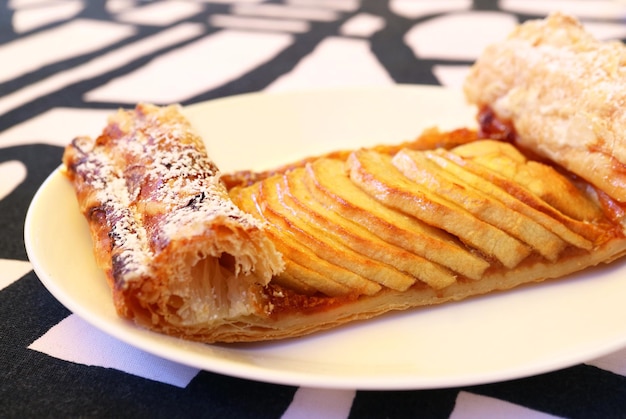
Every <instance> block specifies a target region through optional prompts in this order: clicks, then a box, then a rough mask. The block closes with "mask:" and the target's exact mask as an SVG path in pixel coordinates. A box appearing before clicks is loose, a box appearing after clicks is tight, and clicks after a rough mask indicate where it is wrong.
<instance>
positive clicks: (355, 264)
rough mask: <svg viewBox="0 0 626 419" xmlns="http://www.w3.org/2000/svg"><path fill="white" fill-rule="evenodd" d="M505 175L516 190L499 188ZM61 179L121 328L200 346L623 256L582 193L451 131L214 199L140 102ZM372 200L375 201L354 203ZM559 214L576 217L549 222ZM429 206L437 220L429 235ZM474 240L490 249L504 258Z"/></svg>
mask: <svg viewBox="0 0 626 419" xmlns="http://www.w3.org/2000/svg"><path fill="white" fill-rule="evenodd" d="M458 136H460V137H461V138H458ZM459 144H461V145H459ZM489 165H492V166H493V167H491V168H490V167H489ZM512 166H515V167H516V168H517V169H516V173H523V174H524V175H523V176H518V177H517V178H509V177H507V176H506V170H504V169H506V168H509V167H512ZM424 168H427V170H426V172H422V171H421V170H423V169H424ZM501 169H502V170H504V171H502V170H501ZM64 171H65V174H66V175H67V177H68V179H69V180H70V181H71V182H72V184H73V185H74V188H75V189H76V196H77V199H78V202H79V206H80V209H81V211H82V213H83V214H84V216H85V218H86V220H87V222H88V223H89V227H90V230H91V234H92V239H93V245H94V254H95V257H96V261H97V263H98V265H99V266H100V267H101V268H102V269H103V270H104V272H105V273H106V276H107V279H108V281H109V285H110V287H111V290H112V295H113V300H114V303H115V307H116V309H117V311H118V313H119V314H120V315H121V316H122V317H125V318H127V319H130V320H132V321H134V322H136V323H137V324H139V325H140V326H142V327H146V328H149V329H152V330H155V331H158V332H161V333H165V334H168V335H172V336H179V337H183V338H185V339H191V340H197V341H202V342H245V341H262V340H271V339H284V338H293V337H298V336H302V335H306V334H310V333H314V332H318V331H321V330H326V329H329V328H333V327H337V326H339V325H342V324H345V323H349V322H353V321H356V320H362V319H368V318H371V317H375V316H379V315H381V314H383V313H386V312H389V311H395V310H406V309H409V308H415V307H420V306H427V305H433V304H440V303H444V302H447V301H455V300H461V299H464V298H468V297H471V296H475V295H480V294H484V293H489V292H494V291H498V290H507V289H510V288H514V287H517V286H519V285H522V284H527V283H530V282H538V281H543V280H546V279H550V278H557V277H561V276H563V275H567V274H569V273H572V272H576V271H579V270H581V269H583V268H585V267H590V266H594V265H596V264H599V263H603V262H610V261H612V260H614V259H616V258H618V257H620V256H622V255H623V254H624V253H625V252H626V239H625V238H624V234H623V226H622V225H621V219H620V218H618V217H614V216H611V215H610V214H607V212H606V211H604V210H603V209H602V207H601V206H600V205H599V202H598V201H597V200H596V199H595V198H597V197H596V195H594V194H591V195H589V194H587V193H583V192H581V191H580V190H578V189H577V188H576V187H574V186H573V185H572V184H571V183H570V181H569V180H568V179H567V178H566V177H564V176H563V175H561V174H559V173H558V172H557V171H556V170H554V169H551V168H550V167H549V166H545V165H542V164H540V163H535V162H532V161H529V160H528V159H527V158H526V157H525V156H523V155H522V154H521V153H519V151H517V150H516V149H515V148H514V147H513V146H511V145H509V144H506V143H497V142H493V141H480V140H479V139H478V138H476V137H475V136H473V137H472V136H470V135H468V133H467V132H466V131H464V130H462V131H460V132H454V131H453V132H446V133H439V132H437V131H434V130H430V131H427V132H425V133H424V135H423V136H421V137H419V138H418V139H416V140H415V141H413V142H410V143H405V144H403V145H402V146H401V147H393V146H389V147H375V148H374V149H369V150H355V151H352V152H342V153H340V154H337V155H328V156H323V157H319V158H315V159H309V160H306V161H304V162H302V163H297V164H295V165H294V166H285V168H283V169H280V170H276V171H272V173H271V174H259V176H258V179H257V180H256V181H255V182H253V183H252V184H251V185H248V186H245V185H240V186H237V187H233V188H231V189H230V190H229V189H228V188H227V187H226V186H225V185H224V183H222V181H221V173H220V172H219V170H218V169H217V167H216V166H215V164H214V163H213V162H212V161H211V160H210V158H209V157H208V156H207V154H206V150H205V147H204V145H203V143H202V141H201V140H200V138H199V137H198V136H197V134H196V133H195V132H194V131H193V130H192V128H191V127H190V126H189V124H188V122H187V121H186V119H185V118H184V116H183V115H182V113H181V109H180V108H179V107H178V106H169V107H164V108H160V107H156V106H152V105H146V104H142V105H138V106H137V108H136V109H134V110H130V111H122V110H121V111H119V112H118V113H117V114H115V115H114V116H112V117H111V119H110V120H109V124H108V125H107V127H106V128H105V130H104V131H103V133H102V135H100V136H99V137H98V138H96V139H89V138H84V137H80V138H77V139H75V140H74V141H73V142H72V143H71V144H70V145H69V146H68V147H67V148H66V150H65V154H64ZM383 174H384V175H383ZM326 178H327V179H326ZM539 178H541V179H544V180H546V182H545V186H546V187H545V188H543V187H537V185H541V182H539V183H538V179H539ZM324 179H326V180H324ZM339 180H341V183H340V182H339ZM426 181H427V182H437V186H436V187H433V185H434V184H430V183H428V184H421V185H420V183H423V182H426ZM337 185H340V186H339V187H338V186H337ZM372 185H374V186H376V187H375V188H374V190H375V191H378V192H381V191H383V192H384V195H385V198H384V199H383V198H381V197H378V196H376V193H374V194H369V192H367V190H368V188H370V187H372ZM531 185H534V186H533V188H534V189H535V190H534V191H531V190H530V189H529V188H530V186H531ZM553 185H557V186H556V187H553ZM270 188H274V189H273V190H270ZM290 188H291V189H290ZM422 188H426V189H422ZM429 188H430V189H432V190H433V191H437V192H433V191H427V189H429ZM555 188H556V189H555ZM463 190H465V192H463V193H465V194H467V195H466V196H467V200H468V203H469V204H470V205H469V206H466V208H465V209H463V208H461V206H459V203H455V201H458V202H462V201H464V200H466V198H464V197H463V196H464V195H459V192H460V191H463ZM263 191H264V193H261V192H263ZM470 191H472V192H471V193H470ZM337 194H339V195H342V194H343V198H338V197H337V196H336V195H337ZM407 197H408V198H409V199H408V200H406V199H405V198H407ZM416 197H417V198H418V201H419V200H421V202H422V204H421V205H415V204H414V203H415V202H417V201H415V199H416ZM554 197H558V199H555V198H554ZM313 200H316V202H317V204H315V205H313V204H312V203H311V202H312V201H313ZM548 201H554V203H553V204H550V203H549V202H548ZM407 202H408V205H407ZM412 202H413V203H412ZM572 202H575V203H577V204H576V205H582V206H583V208H584V210H583V211H579V212H576V213H573V214H569V215H568V214H567V213H564V212H563V211H562V210H563V209H567V208H568V207H571V203H572ZM503 203H506V205H504V204H503ZM374 207H375V208H376V209H374ZM495 207H497V208H498V212H496V213H495V214H497V217H499V218H501V220H499V222H498V223H497V225H496V226H494V225H491V224H489V220H490V219H491V220H493V216H492V215H491V214H492V210H493V208H495ZM294 208H298V210H297V211H296V212H295V213H294V212H293V210H294ZM429 208H430V209H429ZM435 208H439V210H438V211H444V212H445V214H447V215H445V218H446V220H443V221H442V222H441V224H438V223H439V221H438V220H439V218H441V216H442V214H444V212H437V213H431V212H429V211H433V210H435ZM298 211H299V212H298ZM518 218H524V220H525V221H524V223H518V221H517V220H518ZM459 220H469V221H471V226H472V227H471V228H468V227H467V225H464V223H463V221H459ZM444 221H445V222H444ZM329 223H330V224H329ZM429 223H430V224H429ZM433 223H434V224H433ZM357 224H359V226H357ZM539 224H541V225H539ZM529 225H532V226H534V227H533V228H534V229H540V230H541V231H543V233H542V234H543V236H541V237H548V238H550V243H552V244H553V245H547V247H545V246H544V247H542V248H536V247H537V246H534V245H533V244H532V243H533V241H534V242H537V240H536V239H534V238H533V237H529V236H528V234H520V233H521V232H520V228H525V227H520V226H529ZM363 226H367V228H363ZM546 228H547V229H548V230H550V231H546ZM370 230H371V231H370ZM528 231H530V232H532V231H534V230H532V229H531V230H528ZM481 232H484V233H485V234H487V233H488V234H493V233H496V236H497V237H501V238H503V239H505V242H506V243H508V244H507V246H511V247H510V248H511V249H512V250H511V251H510V253H513V254H507V253H506V252H502V251H501V249H500V248H501V247H503V246H504V245H505V242H499V243H491V244H490V241H489V240H485V239H484V237H483V238H480V237H476V234H477V233H481ZM373 234H375V235H376V236H377V237H376V238H374V237H372V235H373ZM479 235H480V234H479ZM485 237H487V236H485ZM543 241H544V239H543V238H542V239H541V240H539V242H543ZM422 243H424V245H423V246H422V245H420V244H422ZM546 243H547V242H546ZM494 244H495V246H494ZM540 244H541V243H540ZM548 244H549V243H548ZM311 249H313V251H311ZM338 249H341V252H342V253H341V254H340V255H339V256H340V257H337V254H335V253H336V252H337V251H338ZM386 249H387V250H388V252H389V255H393V257H390V256H389V255H388V254H386ZM446 255H448V257H446ZM459 260H462V261H464V262H463V263H456V262H457V261H459ZM381 269H383V270H384V272H387V273H389V275H380V272H381V271H380V270H381ZM392 278H396V279H395V280H391V279H392Z"/></svg>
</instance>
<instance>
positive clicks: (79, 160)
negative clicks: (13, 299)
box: [63, 104, 282, 336]
mask: <svg viewBox="0 0 626 419" xmlns="http://www.w3.org/2000/svg"><path fill="white" fill-rule="evenodd" d="M63 162H64V171H65V174H66V175H67V176H68V178H69V179H70V180H71V181H72V183H73V185H74V187H75V189H76V195H77V199H78V202H79V206H80V209H81V212H82V213H83V214H84V215H85V217H86V219H87V221H88V223H89V226H90V229H91V232H92V238H93V242H94V253H95V257H96V261H97V263H98V265H99V266H100V267H101V268H102V269H103V270H104V271H105V273H106V275H107V279H108V281H109V284H110V286H111V289H112V292H113V298H114V301H115V306H116V309H117V311H118V313H119V314H120V315H122V316H123V317H126V318H129V319H133V320H134V321H136V322H137V323H139V324H141V325H143V326H145V327H149V328H152V329H156V330H159V331H163V332H165V333H168V334H172V335H179V336H186V335H188V334H195V333H197V332H198V330H202V329H205V330H204V331H203V332H202V333H207V332H206V331H207V330H211V329H212V328H215V327H216V326H219V325H220V324H222V323H229V322H232V321H234V320H233V319H236V320H237V321H238V320H239V318H240V317H241V316H245V315H250V314H255V315H257V314H259V313H260V315H264V313H265V311H264V310H265V308H264V306H263V304H264V301H263V298H262V290H263V286H264V285H265V284H267V283H268V282H269V280H270V278H271V277H272V275H274V274H275V273H277V272H279V271H280V270H281V269H282V260H281V258H280V255H279V254H278V253H277V252H276V251H275V249H274V245H273V243H272V242H271V241H270V240H269V239H268V238H267V237H266V236H265V234H264V232H263V226H262V225H261V223H259V222H258V221H256V220H255V219H254V218H252V217H251V216H250V215H248V214H246V213H244V212H243V211H241V210H240V209H239V208H237V207H236V206H235V205H234V204H233V203H232V201H230V199H229V198H228V193H227V191H226V189H225V187H224V185H223V184H222V183H221V181H220V173H219V171H218V170H217V168H216V167H215V165H214V164H213V163H212V162H211V161H210V160H209V158H208V156H207V155H206V151H205V149H204V144H203V143H202V141H201V140H200V138H199V137H198V136H197V134H196V133H195V132H194V131H193V130H192V129H191V127H190V126H189V124H188V122H187V121H186V119H185V118H184V117H183V116H182V114H181V113H180V108H179V107H178V106H169V107H164V108H159V107H156V106H151V105H145V104H142V105H138V106H137V108H136V109H134V110H132V111H122V110H120V111H119V112H118V113H116V114H115V115H113V116H112V117H111V118H110V120H109V124H108V125H107V127H106V129H105V130H104V131H103V133H102V135H100V136H99V137H98V138H96V139H90V138H85V137H81V138H77V139H75V140H74V141H73V142H72V143H71V144H70V145H69V146H68V147H67V148H66V150H65V153H64V156H63Z"/></svg>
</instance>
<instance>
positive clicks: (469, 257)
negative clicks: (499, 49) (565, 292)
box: [231, 141, 601, 296]
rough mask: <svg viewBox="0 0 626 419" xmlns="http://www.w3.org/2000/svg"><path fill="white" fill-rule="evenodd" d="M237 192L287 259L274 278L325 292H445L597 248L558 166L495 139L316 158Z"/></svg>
mask: <svg viewBox="0 0 626 419" xmlns="http://www.w3.org/2000/svg"><path fill="white" fill-rule="evenodd" d="M512 169H514V170H512ZM520 174H521V175H520ZM231 197H232V199H233V200H234V202H235V203H236V204H237V205H239V206H240V207H241V208H242V209H243V210H244V211H247V212H249V213H251V214H253V215H254V216H256V217H258V218H260V219H262V220H265V221H266V222H267V225H268V228H267V232H268V234H269V236H270V238H271V239H272V240H273V242H274V243H275V245H276V247H277V250H279V251H280V252H281V253H282V254H283V258H284V259H285V271H284V272H283V273H282V274H280V275H279V276H278V277H277V278H276V279H275V280H276V281H277V282H279V283H281V284H282V285H284V286H287V287H289V288H292V289H294V290H296V291H298V292H301V293H305V294H313V293H315V292H322V293H324V294H326V295H329V296H339V295H347V294H357V295H360V294H365V295H371V294H374V293H377V292H378V291H380V290H381V289H382V288H383V287H387V288H391V289H394V290H399V291H403V290H405V289H407V288H409V287H411V286H413V285H414V284H415V283H416V282H419V283H420V284H426V285H427V286H430V287H432V288H434V289H442V288H445V287H447V286H449V285H450V284H452V283H454V282H455V281H456V280H458V277H459V276H461V277H463V278H466V279H469V280H479V279H480V278H481V277H482V276H483V275H485V274H486V272H487V270H488V269H489V267H490V266H494V265H497V266H503V267H505V268H509V269H510V268H514V267H515V266H517V265H518V264H520V263H521V262H522V261H523V260H524V259H526V258H527V257H528V256H529V255H531V254H538V255H540V256H541V257H542V258H544V259H545V260H548V261H552V262H554V261H556V260H557V259H558V257H559V255H560V254H561V253H562V252H563V250H564V249H565V248H566V247H568V246H573V247H577V248H581V249H587V250H588V249H590V248H591V247H592V246H593V240H594V238H596V237H597V235H598V232H599V230H598V229H597V227H596V226H595V224H594V223H593V221H594V220H595V219H597V218H599V217H601V212H600V211H599V209H598V208H597V207H596V206H595V204H594V203H593V202H592V201H591V200H590V199H589V198H587V197H586V196H585V195H584V194H582V193H581V192H580V191H579V190H578V189H576V188H575V187H574V186H573V185H572V184H571V183H570V182H569V181H568V180H567V179H566V178H565V177H563V176H561V175H559V174H558V173H557V172H556V171H555V170H554V169H552V168H551V167H549V166H545V165H542V164H539V163H536V162H532V161H527V160H526V159H525V158H524V157H523V156H522V155H521V154H520V153H518V152H517V151H516V150H515V149H514V148H513V147H512V146H510V145H508V144H505V143H497V142H492V141H478V142H475V143H470V144H468V145H465V146H460V147H457V148H455V149H453V150H452V151H446V150H443V149H438V150H432V151H412V150H401V151H400V152H398V153H396V154H395V155H393V156H390V155H387V154H384V153H379V152H376V151H373V150H364V149H363V150H358V151H355V152H353V153H351V154H350V155H349V157H348V159H347V161H343V160H338V159H333V158H320V159H317V160H314V161H312V162H309V163H308V164H307V165H306V166H304V167H299V168H295V169H293V170H290V171H288V172H286V173H282V174H276V175H273V176H271V177H269V178H267V179H264V180H262V181H259V182H257V183H255V184H254V185H252V186H248V187H236V188H234V189H232V190H231ZM548 201H550V202H548ZM568 212H569V213H568Z"/></svg>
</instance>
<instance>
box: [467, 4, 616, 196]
mask: <svg viewBox="0 0 626 419" xmlns="http://www.w3.org/2000/svg"><path fill="white" fill-rule="evenodd" d="M464 90H465V94H466V96H467V98H468V100H469V101H470V102H471V103H473V104H475V105H477V107H478V108H479V109H485V108H489V109H490V110H491V111H493V113H494V114H495V116H496V117H497V118H498V119H499V120H500V121H501V122H503V123H504V124H511V125H512V127H513V129H514V131H515V133H516V134H517V135H516V141H518V143H519V144H520V145H521V146H522V147H526V148H528V149H531V150H533V151H534V152H536V153H537V154H539V155H541V156H544V157H546V158H548V159H550V160H551V161H553V162H556V163H557V164H559V165H560V166H562V167H564V168H566V169H567V170H569V171H571V172H573V173H575V174H577V175H579V176H580V177H582V178H584V179H586V180H587V181H589V182H591V183H592V184H594V185H595V186H597V187H598V188H600V189H601V190H603V191H604V192H606V193H608V194H609V195H611V196H612V197H613V198H615V199H617V200H619V201H620V202H626V108H625V107H624V104H625V103H626V47H625V46H624V45H623V43H621V42H617V41H616V42H600V41H599V40H597V39H596V38H594V37H593V36H592V35H591V34H590V33H589V32H587V31H585V29H584V27H583V26H582V24H581V23H580V22H579V21H577V20H576V19H575V18H573V17H571V16H567V15H564V14H559V13H556V14H552V15H550V16H549V17H548V18H546V19H544V20H532V21H528V22H526V23H524V24H522V25H520V26H518V28H517V29H516V30H515V31H514V32H513V33H512V34H511V35H510V36H509V37H508V38H507V39H506V40H504V41H502V42H497V43H495V44H493V45H490V46H488V47H487V48H486V49H485V51H484V53H483V54H482V55H481V56H480V57H479V59H478V60H477V61H476V63H475V64H474V66H473V67H472V68H471V71H470V73H469V76H468V77H467V79H466V81H465V85H464Z"/></svg>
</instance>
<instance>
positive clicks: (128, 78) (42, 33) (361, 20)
mask: <svg viewBox="0 0 626 419" xmlns="http://www.w3.org/2000/svg"><path fill="white" fill-rule="evenodd" d="M553 10H561V11H565V12H570V13H572V14H574V15H576V16H578V17H579V18H580V19H581V20H583V21H584V22H585V24H586V25H587V28H588V29H589V30H590V31H591V32H593V33H594V34H595V35H596V36H598V37H599V38H602V39H620V40H624V39H626V24H625V23H624V19H625V18H626V3H621V2H616V1H615V2H614V1H596V0H589V1H584V0H581V1H564V0H553V1H536V0H531V1H528V0H524V1H522V0H502V1H489V0H474V1H470V0H433V1H425V0H268V1H263V0H205V1H191V0H188V1H187V0H172V1H137V0H109V1H92V0H48V1H45V0H9V1H7V0H2V1H0V417H91V416H97V417H168V418H171V417H215V418H228V417H236V418H245V417H251V418H252V417H253V418H283V419H295V418H309V417H310V418H313V417H315V418H327V419H335V418H360V417H368V418H369V417H372V418H395V417H428V418H430V417H436V418H448V417H450V418H455V419H465V418H487V417H498V418H502V417H521V418H544V417H545V418H547V417H553V416H558V417H580V418H591V417H598V418H610V417H626V377H625V375H626V350H623V351H618V352H616V353H613V354H610V355H608V356H605V357H602V358H600V359H596V360H592V361H589V362H587V363H585V364H581V365H577V366H574V367H571V368H567V369H565V370H561V371H555V372H552V373H548V374H543V375H540V376H536V377H531V378H525V379H519V380H514V381H510V382H505V383H495V384H489V385H480V386H473V387H464V388H450V389H437V390H421V391H417V390H416V391H357V390H328V389H312V388H304V387H301V388H298V387H290V386H281V385H274V384H267V383H260V382H253V381H247V380H244V379H238V378H231V377H227V376H221V375H218V374H214V373H211V372H207V371H200V370H197V369H194V368H190V367H187V366H183V365H179V364H176V363H173V362H170V361H166V360H163V359H159V358H157V357H155V356H152V355H149V354H147V353H144V352H142V351H140V350H138V349H135V348H133V347H131V346H128V345H126V344H124V343H121V342H119V341H117V340H116V339H114V338H112V337H109V336H108V335H106V334H104V333H103V332H101V331H99V330H97V329H95V328H94V327H92V326H90V325H89V324H87V323H86V322H84V321H83V320H81V318H79V317H78V316H76V315H73V314H72V313H70V312H69V311H68V310H67V309H66V308H64V307H63V306H62V305H61V304H60V303H59V302H57V301H56V300H55V299H54V298H53V297H52V296H51V295H50V294H49V293H48V291H47V290H46V289H45V288H44V287H43V285H42V284H41V283H40V282H39V280H38V278H37V276H36V275H35V274H34V273H33V271H32V267H31V264H30V263H29V261H28V258H27V256H26V252H25V249H24V240H23V238H22V237H23V228H24V216H25V214H26V210H27V207H28V205H29V202H30V200H31V199H32V197H33V194H34V193H35V191H36V190H37V188H38V187H39V186H40V184H41V183H42V181H43V180H44V179H45V178H46V176H47V175H48V174H49V173H50V172H52V171H53V170H54V169H55V168H56V167H57V166H58V165H59V163H60V158H61V153H62V147H63V146H64V145H65V144H66V143H67V142H68V141H69V140H70V139H71V138H73V137H74V136H76V135H77V134H89V135H93V134H97V133H98V132H99V130H100V129H101V128H102V126H103V123H104V118H105V116H106V115H108V114H109V113H110V112H111V110H114V109H116V108H118V107H120V106H122V107H132V106H134V105H135V103H137V102H140V101H146V102H155V103H162V104H165V103H173V102H180V103H183V104H192V103H197V102H200V101H205V100H209V99H214V98H219V97H224V96H229V95H235V94H240V93H246V92H256V91H287V90H298V89H304V88H306V89H310V88H317V87H328V86H372V85H376V86H385V85H392V84H395V83H417V84H440V85H446V86H457V87H458V86H460V84H461V83H462V80H463V78H464V75H465V73H466V71H467V69H468V67H469V65H470V64H471V63H472V61H473V60H474V59H475V58H476V57H477V55H478V54H479V53H480V52H481V50H482V49H483V47H484V46H485V45H486V44H487V43H489V42H491V41H492V40H495V39H501V38H503V37H504V36H505V35H506V34H507V33H508V32H509V31H510V30H511V29H512V28H513V26H514V25H516V24H517V23H518V22H521V21H524V20H527V19H530V18H537V17H543V16H545V15H546V14H547V13H549V12H550V11H553ZM624 320H625V321H626V319H624Z"/></svg>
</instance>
